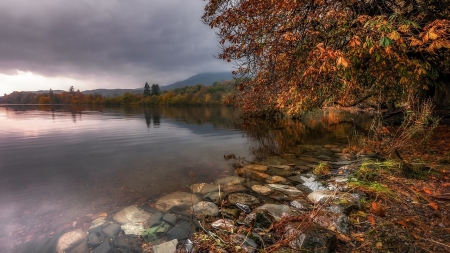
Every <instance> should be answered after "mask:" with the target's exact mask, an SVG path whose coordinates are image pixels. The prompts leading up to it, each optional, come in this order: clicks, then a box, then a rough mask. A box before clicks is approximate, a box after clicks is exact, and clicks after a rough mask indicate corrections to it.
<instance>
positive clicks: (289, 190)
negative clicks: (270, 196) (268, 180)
mask: <svg viewBox="0 0 450 253" xmlns="http://www.w3.org/2000/svg"><path fill="white" fill-rule="evenodd" d="M267 187H269V188H271V189H273V190H275V191H279V192H282V193H284V194H287V195H295V196H299V195H303V192H302V191H300V190H299V189H297V188H295V187H293V186H288V185H283V184H268V185H267Z"/></svg>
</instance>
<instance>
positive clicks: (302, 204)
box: [289, 199, 313, 211]
mask: <svg viewBox="0 0 450 253" xmlns="http://www.w3.org/2000/svg"><path fill="white" fill-rule="evenodd" d="M289 205H291V206H292V207H295V208H297V209H300V210H304V211H309V210H312V209H313V206H312V205H311V204H309V203H308V202H307V201H305V200H302V199H296V200H293V201H291V203H289Z"/></svg>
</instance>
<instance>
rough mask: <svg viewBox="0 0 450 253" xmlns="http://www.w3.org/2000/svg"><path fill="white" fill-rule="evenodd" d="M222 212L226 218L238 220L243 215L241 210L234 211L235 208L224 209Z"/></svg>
mask: <svg viewBox="0 0 450 253" xmlns="http://www.w3.org/2000/svg"><path fill="white" fill-rule="evenodd" d="M220 212H221V213H222V214H223V215H224V216H225V217H229V218H232V219H236V218H237V217H239V214H240V213H241V210H240V209H233V208H222V209H221V210H220Z"/></svg>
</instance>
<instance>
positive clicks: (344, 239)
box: [337, 233, 352, 242]
mask: <svg viewBox="0 0 450 253" xmlns="http://www.w3.org/2000/svg"><path fill="white" fill-rule="evenodd" d="M337 239H338V240H339V241H341V242H351V241H352V238H350V237H349V236H347V235H344V234H341V233H337Z"/></svg>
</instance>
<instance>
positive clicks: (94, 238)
mask: <svg viewBox="0 0 450 253" xmlns="http://www.w3.org/2000/svg"><path fill="white" fill-rule="evenodd" d="M87 240H88V243H89V245H90V246H91V247H92V248H95V247H97V246H99V245H100V244H102V241H101V240H100V238H99V237H98V235H97V233H90V234H89V236H88V238H87Z"/></svg>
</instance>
